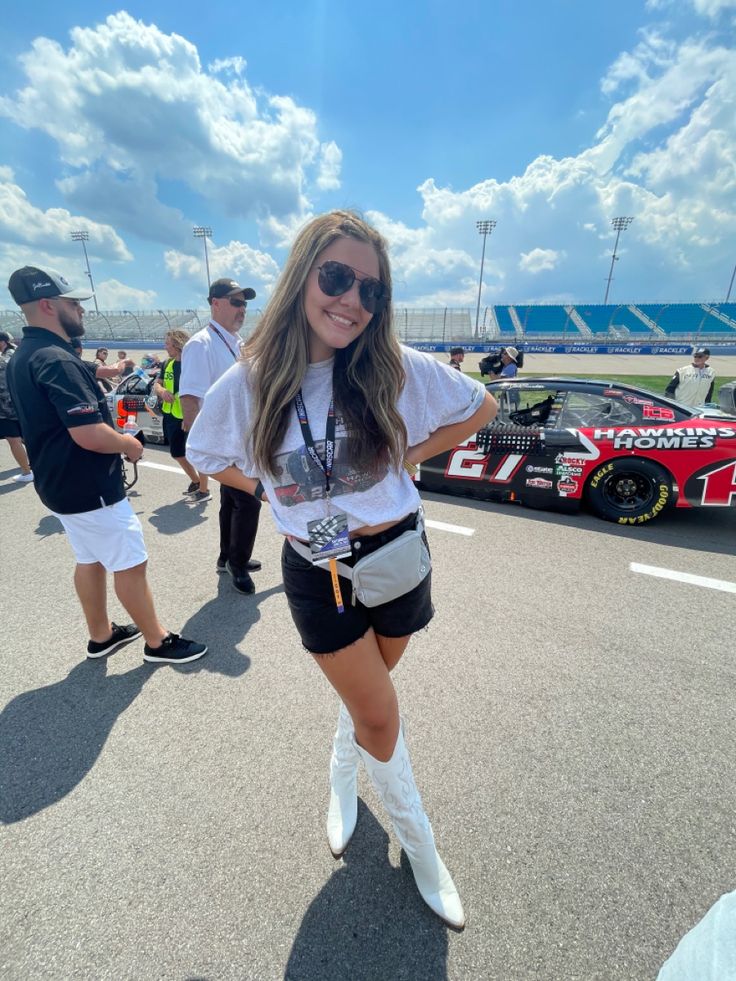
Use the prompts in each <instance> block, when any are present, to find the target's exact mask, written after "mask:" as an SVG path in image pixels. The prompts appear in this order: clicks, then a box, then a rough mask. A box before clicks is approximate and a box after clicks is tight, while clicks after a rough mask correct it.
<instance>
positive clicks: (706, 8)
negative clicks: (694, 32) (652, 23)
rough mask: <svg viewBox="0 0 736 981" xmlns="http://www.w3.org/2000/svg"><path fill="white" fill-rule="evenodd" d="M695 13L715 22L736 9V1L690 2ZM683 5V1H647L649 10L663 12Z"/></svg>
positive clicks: (703, 0) (697, 0)
mask: <svg viewBox="0 0 736 981" xmlns="http://www.w3.org/2000/svg"><path fill="white" fill-rule="evenodd" d="M689 2H690V5H691V6H692V7H693V8H694V10H695V12H696V13H698V14H701V15H702V16H703V17H709V18H711V20H715V19H716V17H718V16H719V15H720V14H721V13H722V12H723V11H726V10H734V9H736V0H689ZM681 3H682V0H647V2H646V8H647V10H663V9H665V8H666V7H675V6H678V5H679V4H681Z"/></svg>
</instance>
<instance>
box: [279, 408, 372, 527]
mask: <svg viewBox="0 0 736 981" xmlns="http://www.w3.org/2000/svg"><path fill="white" fill-rule="evenodd" d="M315 449H316V450H317V454H318V456H319V458H320V460H324V458H325V441H324V440H317V441H316V443H315ZM387 472H388V468H387V467H386V466H385V465H384V466H383V467H382V468H381V469H380V470H376V471H375V472H374V473H361V472H360V471H358V470H356V469H355V468H354V467H353V466H352V465H351V464H350V462H349V460H348V440H347V435H346V433H345V427H344V426H343V425H341V423H340V420H338V422H337V431H336V434H335V459H334V462H333V464H332V477H331V478H330V497H332V498H335V497H339V496H340V495H341V494H359V493H361V492H363V491H367V490H370V489H371V487H375V485H376V484H380V482H381V481H382V480H383V479H384V478H385V477H386V474H387ZM274 490H275V492H276V496H277V497H278V499H279V503H280V504H281V505H282V506H283V507H287V508H290V507H294V505H295V504H302V503H304V502H305V501H316V500H319V498H321V497H323V496H324V493H325V475H324V473H323V472H322V471H321V470H320V469H319V467H318V466H317V464H316V463H315V462H314V460H312V458H311V457H310V455H309V453H307V449H306V447H305V446H304V444H303V443H302V445H301V446H297V447H296V449H294V450H290V451H289V452H287V453H281V454H279V455H278V456H277V457H276V468H275V475H274Z"/></svg>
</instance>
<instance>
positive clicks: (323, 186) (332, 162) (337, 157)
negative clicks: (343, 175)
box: [317, 140, 342, 191]
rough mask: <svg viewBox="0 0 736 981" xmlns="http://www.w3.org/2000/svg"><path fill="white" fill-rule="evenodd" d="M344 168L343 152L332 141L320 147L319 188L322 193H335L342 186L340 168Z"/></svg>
mask: <svg viewBox="0 0 736 981" xmlns="http://www.w3.org/2000/svg"><path fill="white" fill-rule="evenodd" d="M341 166H342V150H341V149H340V147H339V146H338V145H337V143H335V142H334V140H331V141H330V142H329V143H323V144H322V146H321V147H320V167H319V174H318V176H317V187H318V188H319V189H320V190H321V191H334V190H336V189H337V188H338V187H339V186H340V167H341Z"/></svg>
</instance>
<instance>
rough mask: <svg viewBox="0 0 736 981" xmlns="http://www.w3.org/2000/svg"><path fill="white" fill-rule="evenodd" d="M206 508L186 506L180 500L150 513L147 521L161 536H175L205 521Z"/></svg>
mask: <svg viewBox="0 0 736 981" xmlns="http://www.w3.org/2000/svg"><path fill="white" fill-rule="evenodd" d="M128 496H130V495H128ZM207 503H210V502H207ZM206 507H207V504H194V505H193V504H188V503H187V501H186V500H185V498H182V499H181V500H180V501H175V502H174V503H173V504H162V505H161V507H160V508H156V510H155V511H152V512H151V515H150V517H149V518H148V520H149V522H150V523H151V524H152V525H153V527H154V528H155V529H156V531H159V532H161V534H162V535H177V534H178V533H179V532H180V531H188V530H189V529H190V528H196V527H197V525H201V524H203V523H204V522H205V521H207V514H206V513H205V509H206Z"/></svg>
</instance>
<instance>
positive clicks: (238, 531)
mask: <svg viewBox="0 0 736 981" xmlns="http://www.w3.org/2000/svg"><path fill="white" fill-rule="evenodd" d="M255 295H256V292H255V290H254V289H251V288H250V287H244V286H240V285H239V284H238V283H236V282H235V281H234V280H232V279H217V280H215V282H214V283H212V285H211V286H210V290H209V295H208V297H207V300H208V302H209V305H210V310H211V316H210V322H209V323H208V324H207V326H206V327H205V328H204V329H203V330H200V331H198V332H197V333H196V334H195V335H194V336H193V337H192V339H191V340H190V341H189V343H188V344H186V345H185V347H184V350H183V352H182V359H181V382H180V387H179V397H180V398H181V407H182V411H183V413H184V419H183V421H182V429H183V430H184V432H185V433H186V432H188V431H189V430H190V429H191V427H192V425H193V423H194V420H195V419H196V418H197V414H198V413H199V411H200V409H201V407H202V404H203V402H204V397H205V395H206V394H207V392H208V391H209V389H210V388H211V387H212V386H213V385H214V384H215V382H216V381H217V380H218V378H221V377H222V375H224V374H225V372H226V371H227V370H228V368H230V367H232V365H233V364H235V363H236V362H237V360H238V359H239V357H240V337H239V336H238V332H239V331H240V329H241V327H242V326H243V324H244V323H245V317H246V310H247V307H248V301H249V300H253V299H255ZM197 469H198V470H200V472H201V468H199V467H198V468H197ZM260 510H261V502H260V500H256V498H255V497H253V495H252V494H246V493H245V492H244V491H242V490H241V489H240V488H238V487H229V486H227V485H225V484H221V486H220V515H219V517H220V554H219V555H218V557H217V564H216V566H215V569H216V571H217V572H218V573H225V572H227V573H230V576H231V577H232V582H233V586H234V587H235V589H237V591H238V592H239V593H254V592H255V591H256V587H255V583H254V582H253V579H252V578H251V575H250V574H251V572H257V571H258V570H259V569H260V568H261V563H260V562H259V561H258V560H257V559H254V558H253V557H252V555H253V546H254V544H255V540H256V534H257V533H258V518H259V514H260Z"/></svg>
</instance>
